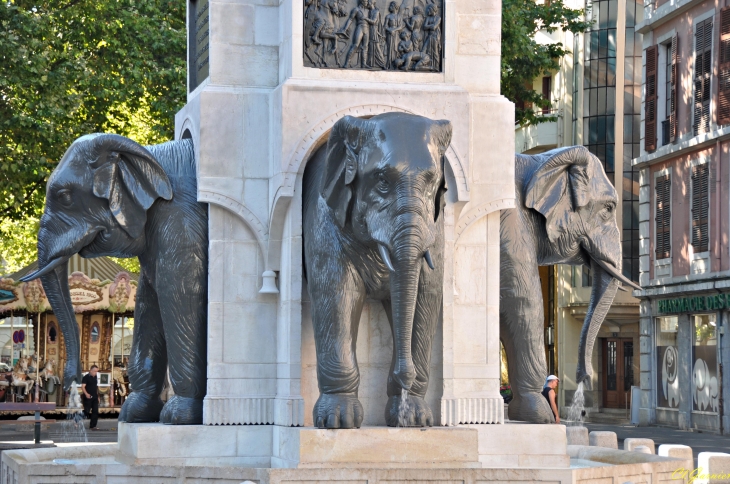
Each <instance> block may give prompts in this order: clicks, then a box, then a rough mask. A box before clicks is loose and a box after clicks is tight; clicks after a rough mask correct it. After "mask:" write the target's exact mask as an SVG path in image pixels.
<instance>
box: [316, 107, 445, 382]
mask: <svg viewBox="0 0 730 484" xmlns="http://www.w3.org/2000/svg"><path fill="white" fill-rule="evenodd" d="M450 142H451V124H450V123H449V122H448V121H433V120H430V119H428V118H424V117H420V116H413V115H406V114H401V113H388V114H383V115H379V116H376V117H374V118H371V119H360V118H354V117H350V116H346V117H344V118H342V119H340V120H339V121H338V122H337V123H336V124H335V126H334V128H333V129H332V132H331V134H330V137H329V141H328V144H327V153H326V160H327V161H326V166H325V171H324V176H323V182H322V186H321V195H322V198H323V199H324V200H325V201H326V203H327V204H328V205H329V207H330V208H331V209H332V211H333V213H334V217H335V219H336V223H337V224H339V226H340V227H341V228H343V230H344V231H345V232H350V233H351V234H352V237H354V239H356V240H357V241H358V242H359V243H360V244H363V245H365V246H367V247H371V248H373V249H377V251H378V253H379V255H380V258H381V259H382V262H383V263H384V265H385V267H387V271H388V275H389V279H390V300H391V304H392V317H393V321H392V323H393V328H394V345H395V366H394V370H393V375H394V378H395V380H396V381H397V383H398V384H399V385H400V387H401V388H403V389H405V390H409V389H410V388H411V385H412V384H413V382H414V380H415V369H414V366H413V360H412V356H411V335H412V331H413V318H414V311H415V306H416V295H417V292H418V284H419V274H420V272H421V268H422V266H423V263H424V262H425V263H426V264H427V265H428V266H429V267H430V268H431V269H432V270H433V269H434V268H435V265H434V261H433V258H432V256H431V251H430V250H429V249H431V248H432V247H433V246H434V244H435V243H436V242H437V239H438V235H439V234H440V233H441V232H440V229H439V227H440V226H441V224H442V216H441V215H442V213H443V207H444V203H445V202H444V193H445V192H446V184H445V179H444V152H445V151H446V149H447V148H448V146H449V144H450ZM439 252H440V251H439ZM437 265H438V264H437ZM441 267H442V265H441Z"/></svg>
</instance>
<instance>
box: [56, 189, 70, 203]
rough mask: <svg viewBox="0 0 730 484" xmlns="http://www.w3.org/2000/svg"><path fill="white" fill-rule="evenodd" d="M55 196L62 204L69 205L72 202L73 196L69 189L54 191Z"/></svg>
mask: <svg viewBox="0 0 730 484" xmlns="http://www.w3.org/2000/svg"><path fill="white" fill-rule="evenodd" d="M56 198H58V201H59V202H61V204H62V205H65V206H69V205H71V204H72V203H73V198H72V197H71V190H59V191H58V192H57V193H56Z"/></svg>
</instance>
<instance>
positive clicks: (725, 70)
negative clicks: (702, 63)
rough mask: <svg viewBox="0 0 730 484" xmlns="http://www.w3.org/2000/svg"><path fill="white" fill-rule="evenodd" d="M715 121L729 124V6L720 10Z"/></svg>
mask: <svg viewBox="0 0 730 484" xmlns="http://www.w3.org/2000/svg"><path fill="white" fill-rule="evenodd" d="M719 73H720V75H719V79H718V81H719V86H718V89H717V94H718V102H717V123H718V124H720V125H723V124H730V7H725V8H723V9H722V10H720V69H719Z"/></svg>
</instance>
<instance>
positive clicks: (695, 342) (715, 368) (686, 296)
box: [646, 282, 730, 433]
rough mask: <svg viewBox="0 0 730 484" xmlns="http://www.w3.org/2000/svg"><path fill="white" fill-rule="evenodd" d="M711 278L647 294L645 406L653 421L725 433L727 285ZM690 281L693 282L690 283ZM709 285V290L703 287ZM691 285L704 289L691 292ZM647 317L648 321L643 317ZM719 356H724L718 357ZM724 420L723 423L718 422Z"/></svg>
mask: <svg viewBox="0 0 730 484" xmlns="http://www.w3.org/2000/svg"><path fill="white" fill-rule="evenodd" d="M717 285H718V284H717V283H715V282H706V283H698V284H693V285H687V286H686V287H684V288H683V289H690V290H689V291H688V290H684V291H683V292H682V293H676V294H667V295H665V296H661V297H660V296H657V297H651V298H649V302H650V304H648V305H647V306H646V307H650V308H651V318H652V320H651V324H650V325H648V327H649V328H650V333H651V334H650V335H649V336H650V337H651V338H647V340H651V341H652V343H653V345H652V346H653V348H652V350H653V357H652V358H651V360H652V363H653V365H652V375H651V376H652V378H651V382H650V383H651V389H652V392H651V394H652V395H653V397H654V398H653V399H652V400H653V401H652V402H651V405H650V406H651V409H652V412H651V413H653V416H654V420H655V422H654V423H657V424H660V425H669V426H672V427H678V428H681V429H696V430H703V431H710V432H722V433H725V432H727V430H728V429H727V425H726V419H723V418H721V416H723V415H727V412H726V411H725V409H724V408H723V391H725V392H727V386H728V382H727V379H726V377H725V375H724V374H723V360H724V359H726V358H727V355H723V353H726V350H724V345H723V337H724V335H725V328H726V326H727V321H728V310H730V288H728V289H717V288H716V287H717ZM693 286H694V287H693ZM712 286H715V288H713V289H712V290H711V292H710V291H707V289H708V288H709V287H712ZM692 288H697V289H701V290H704V291H697V292H694V291H691V289H692ZM647 322H648V321H647ZM723 356H724V358H723ZM724 421H725V422H724Z"/></svg>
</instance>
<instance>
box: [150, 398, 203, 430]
mask: <svg viewBox="0 0 730 484" xmlns="http://www.w3.org/2000/svg"><path fill="white" fill-rule="evenodd" d="M160 422H162V423H164V424H171V425H200V424H202V423H203V399H202V398H201V399H197V398H189V397H181V396H180V395H174V396H173V397H172V398H170V399H169V400H168V401H167V403H166V404H165V406H164V407H162V412H161V413H160Z"/></svg>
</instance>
